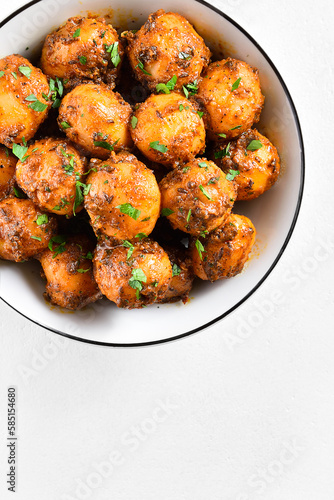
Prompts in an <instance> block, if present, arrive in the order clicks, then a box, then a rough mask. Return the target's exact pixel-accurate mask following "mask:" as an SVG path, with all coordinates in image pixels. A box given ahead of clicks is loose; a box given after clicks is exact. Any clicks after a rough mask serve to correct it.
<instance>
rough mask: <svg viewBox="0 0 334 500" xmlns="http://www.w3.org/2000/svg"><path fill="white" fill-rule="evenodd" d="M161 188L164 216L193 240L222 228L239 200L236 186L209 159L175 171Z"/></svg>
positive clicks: (168, 176) (165, 179)
mask: <svg viewBox="0 0 334 500" xmlns="http://www.w3.org/2000/svg"><path fill="white" fill-rule="evenodd" d="M159 186H160V191H161V206H162V214H163V213H164V211H165V212H166V210H167V211H168V213H167V217H168V220H169V222H170V223H171V225H172V226H173V228H174V229H180V230H181V231H184V232H186V233H189V234H192V235H194V236H196V235H200V234H202V233H203V232H205V233H207V232H211V231H213V230H214V229H216V228H217V227H218V226H220V225H221V224H223V222H224V221H225V219H226V218H227V216H228V215H229V213H230V212H231V209H232V207H233V203H234V200H235V198H236V188H235V185H234V183H233V182H230V181H228V180H226V177H225V174H224V172H222V171H221V170H220V168H218V167H217V165H216V164H215V163H214V162H212V161H209V160H207V159H206V158H196V159H194V160H193V161H192V162H190V163H188V164H186V165H185V166H184V167H178V168H176V169H174V170H172V171H171V172H169V173H168V174H167V175H166V177H164V179H163V180H162V181H161V182H160V184H159ZM170 211H172V212H171V213H170Z"/></svg>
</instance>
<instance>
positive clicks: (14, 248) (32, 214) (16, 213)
mask: <svg viewBox="0 0 334 500" xmlns="http://www.w3.org/2000/svg"><path fill="white" fill-rule="evenodd" d="M56 230H57V223H56V220H55V218H54V217H51V216H49V215H47V214H45V213H43V212H42V211H41V210H40V209H39V208H38V207H36V206H35V205H34V203H33V202H32V201H31V200H26V199H19V198H14V197H12V198H6V199H5V200H2V201H1V202H0V258H2V259H6V260H14V261H15V262H22V261H24V260H27V259H30V258H31V257H33V256H35V255H36V254H38V253H39V252H41V251H42V250H44V249H45V248H46V247H47V246H48V244H49V241H50V239H51V238H52V237H53V236H54V235H55V232H56Z"/></svg>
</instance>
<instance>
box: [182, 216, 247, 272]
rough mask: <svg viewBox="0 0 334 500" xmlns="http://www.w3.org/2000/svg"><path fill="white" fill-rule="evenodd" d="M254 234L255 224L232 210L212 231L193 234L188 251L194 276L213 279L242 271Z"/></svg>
mask: <svg viewBox="0 0 334 500" xmlns="http://www.w3.org/2000/svg"><path fill="white" fill-rule="evenodd" d="M255 236H256V231H255V227H254V226H253V224H252V222H251V221H250V220H249V219H248V218H247V217H245V216H244V215H236V214H231V215H230V216H229V218H228V219H227V221H226V222H225V224H224V225H222V226H220V227H219V228H217V229H216V230H215V231H214V232H213V233H211V234H209V235H207V236H206V237H205V238H200V239H198V240H195V239H194V238H193V239H192V241H191V245H190V251H191V255H192V261H193V267H194V272H195V274H196V276H198V277H199V278H201V279H202V280H210V281H216V280H220V279H223V278H231V277H232V276H235V275H237V274H239V273H241V271H242V269H243V267H244V265H245V262H246V261H247V259H248V256H249V253H250V251H251V249H252V246H253V244H254V241H255Z"/></svg>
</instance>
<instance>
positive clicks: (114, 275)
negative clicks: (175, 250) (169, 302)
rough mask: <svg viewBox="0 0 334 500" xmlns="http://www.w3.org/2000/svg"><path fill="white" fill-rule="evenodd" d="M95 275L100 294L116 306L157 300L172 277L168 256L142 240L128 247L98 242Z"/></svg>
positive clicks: (150, 302) (139, 305) (130, 306)
mask: <svg viewBox="0 0 334 500" xmlns="http://www.w3.org/2000/svg"><path fill="white" fill-rule="evenodd" d="M94 275H95V279H96V281H97V283H98V285H99V288H100V290H101V291H102V293H103V294H104V295H105V296H106V297H107V298H108V299H109V300H111V301H112V302H115V304H117V306H118V307H125V308H127V309H133V308H140V307H143V306H144V305H145V306H146V305H148V304H152V303H153V302H155V301H156V300H159V298H160V297H161V296H163V295H164V293H165V292H166V290H167V288H168V285H169V282H170V280H171V279H172V266H171V263H170V260H169V258H168V255H167V254H166V252H165V251H164V250H163V249H162V248H161V246H160V245H158V243H156V242H155V241H152V240H148V239H144V240H142V241H141V242H140V243H135V244H134V245H130V246H129V245H127V246H122V245H119V246H116V247H109V248H108V247H107V246H105V245H104V244H102V245H98V246H97V249H96V252H95V256H94Z"/></svg>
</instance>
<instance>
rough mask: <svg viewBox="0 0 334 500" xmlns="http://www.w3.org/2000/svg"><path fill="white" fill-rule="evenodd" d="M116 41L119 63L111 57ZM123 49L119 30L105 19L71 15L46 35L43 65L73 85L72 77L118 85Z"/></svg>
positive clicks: (47, 70) (50, 74)
mask: <svg viewBox="0 0 334 500" xmlns="http://www.w3.org/2000/svg"><path fill="white" fill-rule="evenodd" d="M113 44H117V47H116V49H117V50H115V51H116V52H117V53H118V54H119V62H118V63H117V57H116V59H115V58H114V62H113V61H112V58H111V50H112V48H113ZM114 47H115V46H114ZM123 52H124V51H123V48H122V45H121V43H120V41H119V38H118V35H117V32H116V31H115V30H114V29H113V27H112V26H111V25H110V24H106V22H105V20H104V19H103V18H98V19H94V18H86V17H71V18H70V19H68V20H67V22H66V23H65V24H64V25H63V26H60V28H58V29H56V30H55V31H53V32H52V33H50V34H49V35H48V36H47V37H46V39H45V42H44V46H43V50H42V59H41V66H42V70H43V71H44V73H45V74H46V75H48V76H50V77H52V78H56V77H58V78H64V79H67V80H69V82H68V84H69V85H70V86H71V83H72V80H76V81H79V82H80V81H85V80H86V81H87V80H90V81H104V82H106V83H109V84H114V81H115V79H116V76H117V74H118V72H119V69H120V67H121V59H122V58H123ZM116 63H117V64H116ZM115 64H116V66H115Z"/></svg>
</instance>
